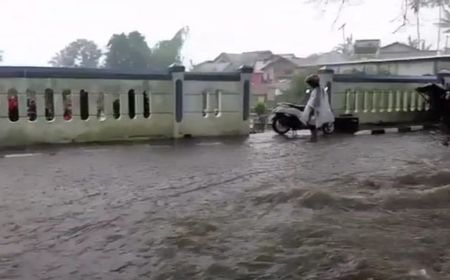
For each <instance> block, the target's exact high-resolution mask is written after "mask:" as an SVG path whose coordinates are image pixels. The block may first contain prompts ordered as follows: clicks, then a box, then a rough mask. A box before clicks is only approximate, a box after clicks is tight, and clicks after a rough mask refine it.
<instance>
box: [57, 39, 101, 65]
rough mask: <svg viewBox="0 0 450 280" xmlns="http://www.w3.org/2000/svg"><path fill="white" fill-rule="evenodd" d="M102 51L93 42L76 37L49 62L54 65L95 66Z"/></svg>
mask: <svg viewBox="0 0 450 280" xmlns="http://www.w3.org/2000/svg"><path fill="white" fill-rule="evenodd" d="M101 56H102V51H101V50H100V49H99V47H98V46H97V45H96V44H95V43H94V42H93V41H89V40H86V39H78V40H76V41H74V42H72V43H70V44H69V45H67V46H66V47H65V48H64V49H62V50H61V51H60V52H58V53H57V54H56V55H55V57H53V59H52V60H51V61H50V62H49V63H50V65H52V66H54V67H87V68H97V67H98V64H99V60H100V58H101Z"/></svg>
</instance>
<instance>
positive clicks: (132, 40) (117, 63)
mask: <svg viewBox="0 0 450 280" xmlns="http://www.w3.org/2000/svg"><path fill="white" fill-rule="evenodd" d="M151 53H152V51H151V49H150V47H149V46H148V45H147V42H146V41H145V37H144V36H143V35H142V34H141V33H139V32H137V31H133V32H131V33H129V34H128V35H126V34H125V33H121V34H114V35H113V36H112V37H111V39H110V40H109V42H108V52H107V53H106V60H105V67H106V68H109V69H120V70H124V71H145V70H147V69H148V68H149V65H150V56H151Z"/></svg>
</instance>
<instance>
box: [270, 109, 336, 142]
mask: <svg viewBox="0 0 450 280" xmlns="http://www.w3.org/2000/svg"><path fill="white" fill-rule="evenodd" d="M305 107H306V106H305V105H296V104H292V103H278V104H277V107H275V109H273V110H272V115H271V117H270V121H271V123H272V129H273V130H274V131H275V132H276V133H278V134H279V135H284V134H286V133H287V132H289V131H290V130H292V131H297V130H306V129H309V127H308V125H307V124H304V123H303V122H302V121H301V115H302V113H303V111H304V110H305ZM319 129H321V130H322V131H323V133H324V134H327V135H329V134H332V133H333V132H334V123H325V124H324V125H323V126H322V127H320V128H319Z"/></svg>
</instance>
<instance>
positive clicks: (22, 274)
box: [0, 133, 450, 280]
mask: <svg viewBox="0 0 450 280" xmlns="http://www.w3.org/2000/svg"><path fill="white" fill-rule="evenodd" d="M24 152H25V153H34V155H29V157H27V156H26V155H23V154H22V155H21V156H20V157H18V156H14V155H13V156H10V155H9V156H6V157H3V158H0V279H108V280H111V279H127V280H129V279H161V280H163V279H242V280H243V279H306V280H308V279H319V280H327V279H338V280H369V279H371V280H384V279H393V280H394V279H395V280H402V279H450V170H449V168H450V150H449V149H448V148H445V147H443V146H441V145H439V139H438V138H437V136H433V135H431V134H429V133H423V134H405V135H390V136H389V135H384V136H368V137H351V136H333V137H330V138H327V139H323V138H322V139H320V142H319V143H317V144H310V143H307V142H306V140H305V139H295V140H288V139H285V138H281V137H276V136H274V135H273V134H270V133H269V134H260V135H254V136H252V137H250V138H249V139H246V140H202V141H194V140H192V141H188V142H180V143H177V144H176V145H174V144H171V143H158V144H156V143H155V144H151V145H149V144H145V145H144V144H138V145H122V146H120V145H117V146H115V145H112V146H89V147H65V148H61V147H60V148H53V149H44V148H42V149H39V148H35V149H33V150H28V151H15V152H14V153H24ZM8 153H13V152H12V151H9V152H3V154H5V155H6V154H8Z"/></svg>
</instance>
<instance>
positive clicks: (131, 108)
mask: <svg viewBox="0 0 450 280" xmlns="http://www.w3.org/2000/svg"><path fill="white" fill-rule="evenodd" d="M128 116H129V117H130V119H134V118H135V117H136V95H135V93H134V89H130V90H129V91H128Z"/></svg>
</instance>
